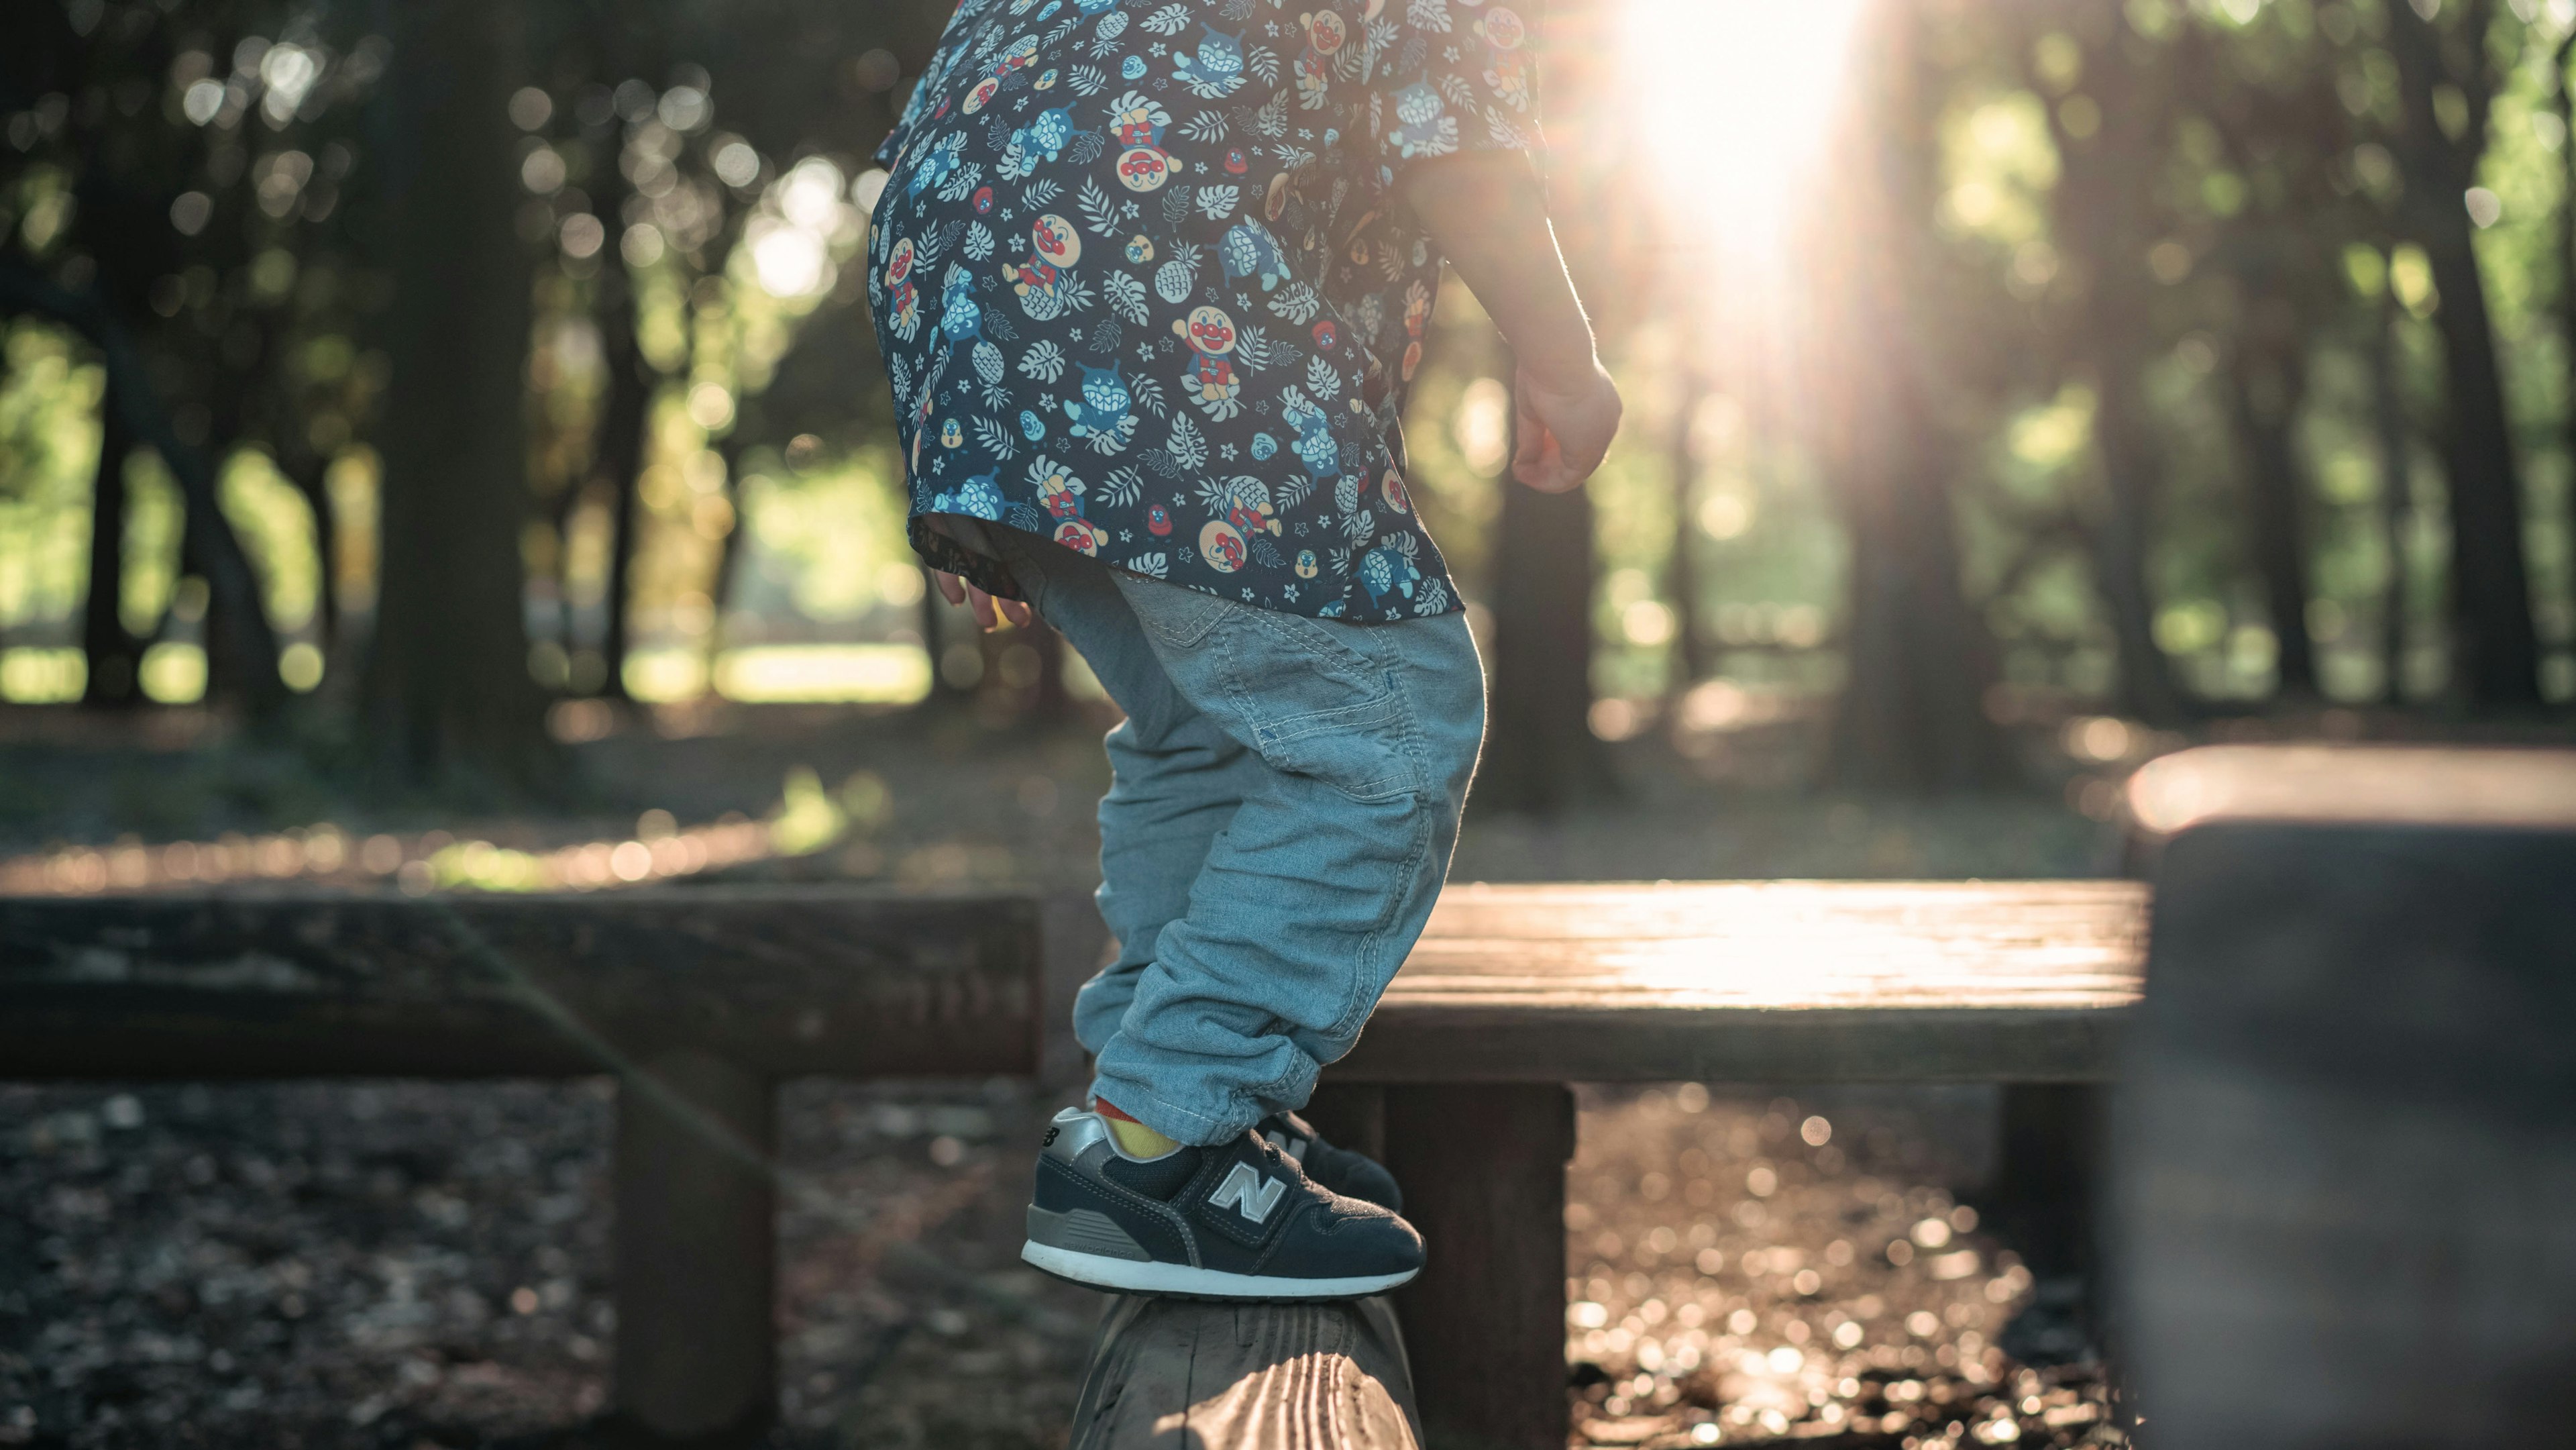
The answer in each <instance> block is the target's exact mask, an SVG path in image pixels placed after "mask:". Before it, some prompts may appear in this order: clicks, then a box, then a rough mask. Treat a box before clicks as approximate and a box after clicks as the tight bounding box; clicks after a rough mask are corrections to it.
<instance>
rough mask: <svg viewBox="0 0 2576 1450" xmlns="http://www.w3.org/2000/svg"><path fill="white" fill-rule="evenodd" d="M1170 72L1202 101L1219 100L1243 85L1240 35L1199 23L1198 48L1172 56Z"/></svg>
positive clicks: (1241, 38) (1241, 37) (1241, 41)
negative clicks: (1229, 33)
mask: <svg viewBox="0 0 2576 1450" xmlns="http://www.w3.org/2000/svg"><path fill="white" fill-rule="evenodd" d="M1172 74H1173V76H1174V77H1175V78H1177V79H1178V80H1179V81H1180V83H1181V84H1182V85H1184V86H1187V87H1188V88H1189V92H1190V94H1191V95H1194V96H1196V97H1198V98H1199V99H1200V100H1203V101H1222V100H1224V99H1225V98H1226V97H1228V96H1230V95H1233V94H1234V93H1235V92H1236V91H1239V90H1241V89H1243V36H1242V34H1241V33H1240V32H1237V33H1235V34H1232V35H1228V34H1227V33H1225V32H1224V31H1222V30H1219V29H1217V28H1216V27H1214V26H1212V25H1206V24H1202V25H1200V26H1199V44H1198V49H1196V50H1194V51H1190V52H1188V53H1186V54H1182V55H1176V56H1174V57H1173V58H1172Z"/></svg>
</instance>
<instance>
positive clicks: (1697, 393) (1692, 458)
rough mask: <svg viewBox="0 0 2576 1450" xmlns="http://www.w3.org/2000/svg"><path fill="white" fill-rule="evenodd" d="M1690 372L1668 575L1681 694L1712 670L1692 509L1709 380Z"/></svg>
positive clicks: (1673, 458) (1680, 428)
mask: <svg viewBox="0 0 2576 1450" xmlns="http://www.w3.org/2000/svg"><path fill="white" fill-rule="evenodd" d="M1685 377H1686V380H1685V382H1684V384H1683V386H1682V396H1681V403H1680V406H1679V407H1677V408H1676V409H1675V410H1674V413H1673V434H1672V441H1671V443H1670V445H1669V450H1668V456H1669V459H1670V465H1671V468H1672V474H1673V476H1672V485H1673V551H1672V557H1671V560H1670V562H1669V563H1668V564H1667V565H1666V569H1665V575H1664V589H1665V592H1666V593H1667V594H1668V595H1669V596H1670V597H1671V599H1672V601H1673V676H1672V680H1671V682H1670V685H1669V688H1668V689H1667V691H1666V693H1668V694H1670V695H1671V696H1672V697H1673V698H1675V699H1679V698H1680V697H1681V696H1683V695H1684V694H1687V693H1688V692H1689V691H1690V688H1691V687H1692V686H1693V685H1696V684H1698V683H1699V682H1700V681H1702V680H1704V679H1706V678H1708V676H1709V675H1710V673H1711V672H1712V662H1711V661H1710V659H1709V657H1708V632H1707V631H1706V630H1705V629H1703V628H1701V626H1700V614H1699V604H1700V600H1699V596H1700V583H1699V548H1700V539H1699V535H1700V528H1699V519H1698V518H1697V516H1696V515H1694V513H1693V512H1692V509H1691V504H1692V502H1693V501H1694V500H1695V499H1696V498H1697V496H1698V493H1699V456H1698V454H1697V452H1696V451H1695V450H1694V448H1693V446H1692V437H1691V430H1692V425H1693V424H1694V423H1695V422H1696V421H1697V420H1698V416H1699V407H1700V403H1701V400H1703V399H1705V398H1706V397H1707V396H1708V384H1707V382H1706V380H1705V379H1703V378H1701V377H1700V376H1699V374H1698V373H1697V372H1695V371H1694V372H1691V373H1689V374H1686V375H1685Z"/></svg>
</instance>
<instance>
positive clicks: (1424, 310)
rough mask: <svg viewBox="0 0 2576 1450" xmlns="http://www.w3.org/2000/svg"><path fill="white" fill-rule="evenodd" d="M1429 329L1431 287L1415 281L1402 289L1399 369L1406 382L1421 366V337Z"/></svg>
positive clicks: (1410, 379)
mask: <svg viewBox="0 0 2576 1450" xmlns="http://www.w3.org/2000/svg"><path fill="white" fill-rule="evenodd" d="M1430 330H1431V289H1430V288H1429V287H1426V286H1424V285H1423V284H1422V283H1420V282H1416V283H1414V284H1413V285H1412V286H1410V287H1408V288H1406V289H1405V291H1404V361H1403V365H1402V367H1401V368H1400V369H1399V371H1400V372H1401V373H1402V375H1403V378H1404V380H1405V381H1406V382H1408V383H1409V382H1412V381H1413V374H1414V372H1415V370H1416V369H1418V368H1420V367H1421V366H1422V338H1423V334H1424V333H1426V332H1429V331H1430Z"/></svg>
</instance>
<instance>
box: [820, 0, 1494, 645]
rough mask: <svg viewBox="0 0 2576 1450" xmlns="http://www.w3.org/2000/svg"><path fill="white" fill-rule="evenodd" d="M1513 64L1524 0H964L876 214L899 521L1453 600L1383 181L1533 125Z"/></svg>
mask: <svg viewBox="0 0 2576 1450" xmlns="http://www.w3.org/2000/svg"><path fill="white" fill-rule="evenodd" d="M1535 83H1536V76H1535V73H1534V69H1533V64H1532V59H1531V48H1530V37H1529V31H1528V26H1527V24H1526V22H1525V21H1524V20H1523V18H1522V11H1521V9H1520V7H1519V0H1509V3H1500V0H1403V3H1401V4H1398V3H1394V0H1271V3H1269V4H1267V5H1262V4H1256V3H1251V0H1226V3H1224V4H1210V5H1207V6H1205V7H1197V6H1193V7H1188V8H1186V9H1184V8H1180V7H1167V6H1164V5H1163V4H1162V0H1151V3H1142V0H1140V3H1137V4H1133V5H1129V4H1122V3H1120V0H965V4H964V9H963V10H962V11H961V12H960V14H959V15H958V17H957V19H956V20H955V21H953V22H952V24H951V25H950V27H949V34H948V35H947V36H946V37H945V38H943V40H942V42H941V50H940V53H939V54H938V55H936V56H935V57H934V58H933V59H932V61H931V63H930V64H929V66H928V67H927V68H926V70H925V73H924V75H923V78H922V80H921V82H920V83H919V85H918V87H917V89H916V93H915V94H914V95H912V96H911V97H910V98H909V99H908V101H907V104H906V106H905V112H904V115H903V117H902V118H901V119H900V120H899V122H898V123H897V126H896V128H895V132H894V133H893V134H892V135H891V136H890V137H889V139H888V142H887V145H886V147H885V148H884V149H883V150H882V151H881V152H880V153H879V157H878V159H879V161H880V163H881V164H884V165H885V166H886V167H887V168H888V169H889V170H890V171H891V172H893V174H894V178H895V180H894V183H893V185H891V186H890V187H889V188H888V189H887V191H886V192H885V194H884V199H883V200H882V201H880V202H879V203H878V205H877V206H876V207H875V208H874V209H873V210H874V212H875V215H874V216H872V217H871V218H870V221H871V236H870V243H869V247H870V256H871V260H872V262H873V264H874V265H873V270H872V271H871V272H870V273H869V274H868V278H867V281H868V297H869V301H870V303H871V306H872V315H873V317H874V319H875V322H876V326H877V330H878V340H879V344H880V347H881V348H882V349H883V351H884V353H885V357H886V363H887V374H888V376H889V378H890V379H891V380H892V382H893V385H894V389H895V392H896V396H897V401H898V408H899V416H901V417H903V418H905V419H906V420H907V421H906V425H905V435H906V436H905V438H904V442H905V444H906V445H907V446H906V454H905V456H906V462H907V472H908V475H909V481H910V486H911V500H912V507H913V510H914V511H915V512H916V514H918V513H927V512H934V511H937V512H951V513H956V514H961V515H965V516H969V517H975V518H981V519H988V520H993V521H995V522H997V523H998V524H1000V525H1002V526H1005V527H1009V528H1013V529H1017V530H1021V531H1024V532H1027V533H1030V534H1034V535H1036V536H1038V537H1041V538H1046V539H1049V540H1052V541H1053V542H1055V543H1056V544H1058V545H1059V546H1061V547H1065V548H1070V549H1074V550H1076V551H1078V552H1081V553H1084V554H1087V555H1094V556H1098V557H1101V558H1104V559H1109V560H1114V561H1115V562H1116V563H1117V564H1118V565H1119V566H1120V567H1122V568H1129V569H1133V570H1136V571H1138V572H1141V573H1145V574H1148V575H1151V576H1153V577H1157V578H1167V579H1169V580H1171V581H1172V582H1174V583H1177V584H1181V585H1184V586H1186V587H1190V588H1194V589H1199V590H1203V591H1206V592H1210V593H1215V594H1218V595H1221V596H1222V597H1225V598H1229V599H1239V600H1242V601H1244V602H1248V603H1252V604H1256V605H1259V606H1262V607H1265V608H1272V609H1282V610H1289V611H1293V612H1296V613H1301V614H1306V615H1309V616H1313V617H1317V618H1327V619H1342V618H1371V619H1378V618H1385V619H1393V618H1401V617H1406V616H1409V615H1418V614H1432V613H1440V612H1445V611H1448V610H1453V609H1455V608H1457V607H1458V604H1457V600H1456V598H1455V594H1454V590H1453V589H1452V588H1451V586H1450V585H1449V583H1448V580H1447V577H1446V575H1445V572H1444V571H1443V569H1442V567H1441V564H1440V561H1439V556H1438V554H1437V553H1436V551H1434V550H1432V549H1431V547H1430V545H1429V541H1428V539H1427V537H1425V536H1424V535H1423V533H1422V531H1421V525H1420V522H1419V518H1418V511H1417V510H1415V509H1414V507H1413V503H1412V498H1411V494H1410V487H1409V480H1408V479H1407V477H1406V476H1405V473H1404V471H1403V468H1402V465H1401V463H1400V461H1399V460H1400V457H1401V453H1400V445H1399V443H1398V441H1397V438H1396V435H1395V433H1394V426H1395V425H1394V420H1395V419H1396V418H1397V417H1398V416H1399V415H1400V414H1401V412H1402V409H1403V406H1404V403H1405V394H1406V392H1407V391H1408V389H1407V387H1406V384H1407V382H1408V381H1409V380H1410V379H1411V378H1412V377H1413V376H1414V375H1415V374H1416V373H1417V371H1418V369H1419V367H1420V365H1421V362H1422V354H1423V349H1424V347H1425V345H1426V343H1427V334H1428V331H1429V320H1430V316H1431V312H1432V307H1433V300H1434V297H1435V295H1436V286H1437V281H1438V275H1439V268H1440V259H1439V257H1438V256H1437V255H1436V254H1435V253H1434V252H1433V251H1432V250H1431V248H1430V246H1429V245H1428V243H1427V242H1426V240H1425V239H1424V237H1423V236H1422V235H1421V234H1420V232H1419V229H1418V228H1417V227H1415V226H1414V225H1413V224H1411V223H1410V222H1409V221H1406V220H1404V218H1405V217H1406V215H1407V214H1406V213H1405V212H1404V210H1403V209H1402V208H1401V207H1400V206H1399V205H1397V203H1396V200H1395V198H1394V196H1393V194H1392V189H1393V186H1394V177H1395V175H1396V172H1395V171H1394V170H1393V167H1394V166H1395V165H1396V164H1398V163H1400V162H1401V161H1402V160H1404V159H1408V158H1418V157H1424V156H1434V155H1442V154H1447V153H1448V152H1451V151H1455V150H1457V149H1459V148H1460V147H1462V146H1466V145H1504V144H1511V141H1512V138H1513V137H1514V136H1515V135H1525V136H1534V135H1535V134H1536V133H1535V130H1534V128H1531V127H1528V126H1525V125H1523V124H1522V118H1528V117H1533V116H1534V115H1535V101H1534V89H1535ZM1095 107H1097V108H1098V109H1094V108H1095ZM1015 228H1016V229H1019V231H1018V232H1016V233H1015V232H1014V229H1015ZM1023 236H1024V237H1025V238H1026V240H1025V241H1022V240H1021V237H1023ZM925 269H927V271H925ZM1004 289H1008V290H1007V291H1005V290H1004ZM1005 297H1007V298H1009V299H1011V300H1012V301H1014V302H1015V303H1016V304H1017V305H1016V306H1000V305H998V303H999V299H1002V298H1005ZM1087 457H1100V458H1103V459H1112V458H1114V459H1115V460H1116V462H1115V463H1114V464H1113V463H1104V464H1102V465H1101V466H1102V468H1104V469H1106V470H1107V471H1106V472H1105V473H1101V474H1099V475H1098V476H1095V477H1092V478H1089V479H1086V478H1084V477H1083V471H1084V470H1083V467H1082V466H1081V465H1080V464H1078V462H1077V460H1080V459H1083V458H1087ZM914 542H915V544H916V546H917V547H919V548H920V549H921V551H922V552H923V553H924V555H925V556H927V557H928V558H929V559H930V560H931V561H932V562H933V563H936V564H940V565H941V566H942V567H956V568H959V569H961V570H962V571H963V572H966V573H968V574H970V575H971V574H974V573H975V571H976V567H977V566H976V565H975V563H974V561H973V560H971V559H964V558H960V557H958V556H957V555H956V554H955V553H954V552H953V551H951V552H943V550H944V549H950V548H951V544H950V541H945V540H944V539H943V538H942V536H939V535H937V534H935V533H926V532H924V531H923V530H922V529H921V528H919V527H916V529H915V533H914Z"/></svg>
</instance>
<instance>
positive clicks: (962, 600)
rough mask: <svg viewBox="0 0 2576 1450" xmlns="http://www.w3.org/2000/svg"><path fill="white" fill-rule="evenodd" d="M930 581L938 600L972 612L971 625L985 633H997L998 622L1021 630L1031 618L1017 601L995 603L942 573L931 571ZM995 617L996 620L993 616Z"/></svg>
mask: <svg viewBox="0 0 2576 1450" xmlns="http://www.w3.org/2000/svg"><path fill="white" fill-rule="evenodd" d="M930 577H931V578H932V579H935V580H937V581H938V583H939V596H940V597H941V598H942V599H945V600H947V601H948V602H949V603H951V604H963V605H965V606H966V607H967V608H969V609H972V610H974V611H975V622H976V623H977V624H979V625H981V626H983V627H984V628H986V629H999V628H1001V627H1002V625H1001V620H1002V619H1007V620H1009V621H1010V622H1011V623H1013V624H1016V625H1018V626H1020V627H1021V628H1023V629H1025V628H1027V627H1028V623H1029V620H1030V619H1031V618H1033V617H1034V616H1032V615H1031V614H1030V613H1029V606H1028V605H1027V604H1026V603H1025V602H1024V601H1021V600H1017V599H996V598H994V597H993V596H992V595H990V594H987V593H985V592H984V591H983V590H981V589H978V588H976V587H975V586H974V585H972V584H969V583H967V582H966V581H965V580H963V579H960V578H958V577H957V576H956V575H954V574H951V573H949V572H948V571H947V570H945V569H933V570H931V571H930ZM996 613H998V614H999V615H1000V619H996V618H995V617H994V616H995V614H996Z"/></svg>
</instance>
